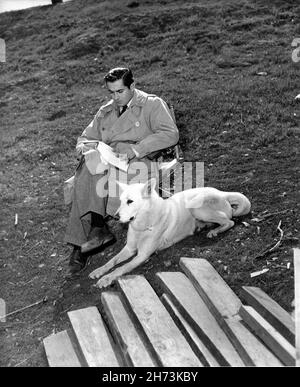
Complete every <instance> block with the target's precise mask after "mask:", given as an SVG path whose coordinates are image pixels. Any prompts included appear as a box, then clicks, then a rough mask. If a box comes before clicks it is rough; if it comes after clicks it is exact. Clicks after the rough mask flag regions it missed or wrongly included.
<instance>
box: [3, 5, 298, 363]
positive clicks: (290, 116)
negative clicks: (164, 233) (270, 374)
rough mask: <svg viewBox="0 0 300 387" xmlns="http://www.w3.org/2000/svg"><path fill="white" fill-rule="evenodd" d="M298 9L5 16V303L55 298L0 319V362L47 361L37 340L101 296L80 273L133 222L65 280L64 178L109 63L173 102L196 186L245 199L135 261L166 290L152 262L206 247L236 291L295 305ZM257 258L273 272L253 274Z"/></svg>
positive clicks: (89, 10)
mask: <svg viewBox="0 0 300 387" xmlns="http://www.w3.org/2000/svg"><path fill="white" fill-rule="evenodd" d="M133 3H135V4H134V5H133ZM137 3H138V5H137ZM299 15H300V6H299V5H297V4H295V2H293V1H283V0H282V1H279V0H278V1H274V2H272V6H271V7H270V6H268V5H267V3H266V2H264V1H242V2H240V1H239V2H237V1H235V0H228V1H221V0H219V1H200V2H193V1H182V0H177V1H175V0H174V1H171V0H170V1H168V0H164V1H157V2H152V1H146V0H145V1H142V0H140V1H137V2H128V4H127V3H126V2H123V1H116V0H115V1H110V2H106V1H102V2H100V1H96V0H95V1H92V0H89V1H80V0H73V1H72V2H70V3H65V4H60V5H56V6H55V7H51V6H45V7H39V8H35V9H30V10H24V11H18V12H11V13H4V14H0V37H1V38H4V39H5V41H6V47H7V55H6V57H7V62H6V63H0V68H1V75H0V91H1V95H0V115H1V129H0V130H1V132H0V133H1V144H2V145H1V155H0V162H1V166H2V168H1V172H0V177H1V185H0V189H1V231H0V239H1V258H0V267H1V285H0V289H1V290H0V297H1V298H3V299H4V300H5V301H6V303H7V305H8V312H12V311H14V310H17V309H19V308H22V307H24V306H26V305H30V304H32V303H34V302H36V301H39V300H42V299H43V298H44V297H45V296H47V297H48V300H47V302H45V303H42V304H39V305H36V306H34V307H32V308H30V309H27V310H26V311H23V312H20V313H18V314H15V315H14V316H11V317H10V318H8V322H7V323H5V324H4V325H2V326H0V336H1V340H0V343H1V344H0V353H1V355H0V365H1V366H12V367H13V366H26V367H30V366H46V365H47V362H46V358H45V354H44V349H43V345H42V340H43V338H45V337H46V336H48V335H49V334H51V333H52V332H57V331H60V330H63V329H66V328H68V327H69V322H68V319H67V311H69V310H72V309H78V308H83V307H87V306H90V305H98V306H99V308H100V309H101V305H100V293H101V292H100V291H99V290H96V289H95V288H93V287H91V284H92V283H93V282H92V281H91V280H89V279H88V278H87V275H88V273H89V272H90V271H92V270H93V269H94V268H95V267H97V265H99V264H101V263H102V262H105V261H107V260H108V259H110V258H111V257H112V256H113V254H115V253H116V252H117V251H118V250H119V249H120V248H121V247H122V246H123V244H124V241H125V237H126V229H124V228H123V227H122V226H121V225H119V224H117V223H116V222H114V221H111V222H110V223H111V227H112V229H113V231H114V232H115V233H116V234H117V235H118V236H119V238H118V241H117V243H116V244H115V245H113V246H111V247H110V248H108V250H106V251H105V252H104V253H101V254H98V255H97V256H94V257H93V259H92V262H91V265H90V266H89V267H88V268H87V270H86V272H85V273H84V274H83V275H82V276H80V277H79V278H78V279H74V280H72V281H65V279H64V274H65V271H66V268H67V263H68V262H67V256H68V253H69V250H68V247H67V246H65V245H64V244H63V242H62V241H63V235H64V231H65V227H66V224H67V217H68V208H66V207H65V206H64V204H63V196H62V184H63V181H64V180H65V179H67V178H69V177H70V176H71V175H72V174H73V171H74V168H75V165H76V157H75V152H74V147H75V143H76V138H77V136H78V135H79V134H80V133H81V132H82V130H83V128H84V127H85V126H86V125H87V124H88V123H89V122H90V120H91V119H92V117H93V115H94V114H95V113H96V111H97V110H98V108H99V106H100V105H101V104H102V103H103V102H104V101H105V100H106V98H107V95H106V94H105V89H104V88H103V83H102V78H103V75H104V74H105V73H106V71H107V70H108V69H109V68H111V67H113V66H115V65H119V64H120V65H130V66H131V67H132V68H133V70H134V73H135V75H136V78H137V81H138V85H137V86H138V87H139V88H141V89H143V90H145V91H147V92H151V93H153V92H155V93H157V94H158V95H160V96H162V97H163V98H165V99H166V100H168V101H170V102H172V103H173V104H174V107H175V113H176V117H177V121H178V127H179V130H180V143H181V146H182V149H183V151H184V154H185V159H186V160H187V161H203V162H204V163H205V185H209V186H214V187H216V188H219V189H222V190H228V191H229V190H232V191H241V192H243V193H244V194H246V195H247V196H248V197H249V199H250V200H251V203H252V213H251V214H249V215H248V216H246V217H245V218H243V219H237V220H236V225H235V227H234V228H233V229H231V230H229V231H228V232H227V233H224V234H222V235H220V236H219V237H218V238H217V239H213V240H211V239H208V238H207V237H206V232H205V230H203V231H202V232H200V233H198V234H196V235H194V236H192V237H189V238H186V239H185V240H184V241H182V242H180V243H177V244H176V245H175V246H172V247H171V248H169V249H167V250H165V251H162V252H159V253H157V254H154V255H153V257H152V258H151V260H150V261H149V262H147V263H146V264H144V265H143V266H141V267H140V268H138V269H137V270H135V271H134V273H135V274H138V273H140V274H143V275H145V276H146V278H147V279H148V280H149V281H150V283H151V284H152V285H153V286H154V287H155V289H156V290H157V291H158V292H160V289H159V286H158V284H157V283H156V280H155V274H156V273H157V272H158V271H162V270H164V271H165V270H167V271H176V270H180V268H179V265H178V262H179V259H180V257H182V256H186V257H201V258H206V259H207V260H208V261H209V262H211V264H212V265H213V266H214V267H215V268H216V270H217V271H218V272H219V273H220V274H221V276H222V277H223V278H224V279H225V281H226V282H227V283H228V285H229V286H231V287H232V289H233V290H234V291H235V292H236V293H237V294H238V295H240V289H241V286H244V285H251V286H258V287H260V288H262V289H263V290H264V291H265V292H266V293H268V294H269V295H270V296H271V297H272V298H273V299H275V300H276V301H277V302H278V303H279V304H280V305H281V306H282V307H284V308H285V309H287V310H288V311H290V310H291V301H292V299H293V297H294V282H293V281H294V277H293V254H292V247H293V246H296V245H299V239H298V238H299V227H300V225H299V198H298V192H299V156H298V143H297V142H298V140H299V116H300V104H299V102H297V101H296V100H295V96H296V95H297V94H299V89H298V86H297V85H299V72H300V62H298V63H296V62H293V60H292V47H291V42H292V40H293V39H294V38H295V37H299V35H300V30H299ZM297 81H298V82H297ZM15 214H18V224H17V225H16V226H15V224H14V223H15ZM278 225H280V227H281V229H282V230H283V232H284V238H283V239H282V241H281V244H280V245H279V247H278V248H277V249H275V250H274V251H272V252H271V253H269V254H264V252H265V251H266V249H268V248H269V247H271V246H273V245H275V244H276V242H277V241H278V240H279V238H280V232H279V230H278ZM263 268H268V269H269V271H268V272H267V273H265V274H263V275H261V276H258V277H254V278H251V277H250V273H251V272H254V271H257V270H260V269H263ZM113 288H114V286H113Z"/></svg>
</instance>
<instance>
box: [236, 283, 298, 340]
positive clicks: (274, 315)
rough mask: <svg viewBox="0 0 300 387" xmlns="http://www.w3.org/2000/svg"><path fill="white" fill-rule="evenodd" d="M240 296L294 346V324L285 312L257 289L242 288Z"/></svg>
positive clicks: (251, 287) (252, 287)
mask: <svg viewBox="0 0 300 387" xmlns="http://www.w3.org/2000/svg"><path fill="white" fill-rule="evenodd" d="M242 296H243V299H245V301H246V302H247V303H248V304H249V305H250V306H252V307H253V308H254V309H255V310H256V311H257V312H258V313H260V314H261V315H262V316H263V318H264V319H265V320H267V321H268V322H269V323H270V324H271V325H272V326H273V327H274V328H275V329H276V330H277V331H278V332H279V333H281V334H282V336H284V337H285V338H286V339H287V340H288V341H289V342H290V343H291V344H292V345H295V322H294V321H293V319H292V317H291V315H290V314H289V313H288V312H287V311H285V310H284V309H283V308H282V307H281V306H280V305H279V304H278V303H277V302H276V301H274V300H272V298H271V297H269V296H268V295H267V294H266V293H265V292H264V291H262V290H261V289H259V288H257V287H254V286H243V287H242Z"/></svg>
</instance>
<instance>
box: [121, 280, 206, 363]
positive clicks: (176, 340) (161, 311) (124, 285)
mask: <svg viewBox="0 0 300 387" xmlns="http://www.w3.org/2000/svg"><path fill="white" fill-rule="evenodd" d="M118 285H119V287H120V289H121V291H122V294H123V296H124V298H125V300H126V306H127V307H128V310H129V313H132V315H133V316H134V318H135V324H138V325H139V327H140V329H141V331H142V332H143V333H144V340H145V343H146V345H147V348H148V349H149V350H150V351H151V353H152V355H153V356H154V357H155V358H156V361H157V363H158V365H159V366H162V367H201V366H203V365H202V363H201V362H200V360H199V359H198V358H197V356H196V355H195V353H194V352H193V350H192V349H191V347H190V346H189V344H188V342H187V341H186V339H185V338H184V336H183V335H182V333H181V332H180V330H179V328H178V327H177V326H176V324H175V322H174V321H173V319H172V318H171V316H170V315H169V313H168V312H167V310H166V308H165V307H164V305H163V304H162V302H161V301H160V299H159V298H158V296H157V294H156V293H155V291H154V290H153V288H152V287H151V286H150V284H149V283H148V282H147V281H146V279H145V277H144V276H138V275H135V276H124V277H121V278H120V279H118Z"/></svg>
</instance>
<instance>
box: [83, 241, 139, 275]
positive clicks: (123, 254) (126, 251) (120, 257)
mask: <svg viewBox="0 0 300 387" xmlns="http://www.w3.org/2000/svg"><path fill="white" fill-rule="evenodd" d="M135 253H136V250H135V249H133V248H130V247H129V246H128V245H126V246H124V248H123V249H122V250H121V251H120V252H119V253H118V254H117V255H115V256H114V257H113V258H112V259H111V260H110V261H108V262H107V263H106V264H105V265H104V266H101V267H98V268H97V269H95V270H94V271H92V272H91V273H90V274H89V277H90V278H92V279H95V278H100V277H102V276H103V275H104V274H105V273H107V272H108V271H109V270H110V269H112V268H113V267H114V266H116V265H117V264H118V263H120V262H123V261H126V260H127V259H129V258H131V257H132V256H133V255H134V254H135Z"/></svg>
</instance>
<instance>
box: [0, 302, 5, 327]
mask: <svg viewBox="0 0 300 387" xmlns="http://www.w3.org/2000/svg"><path fill="white" fill-rule="evenodd" d="M6 314H7V312H6V303H5V301H4V300H3V298H0V322H6V317H5V316H6Z"/></svg>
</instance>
